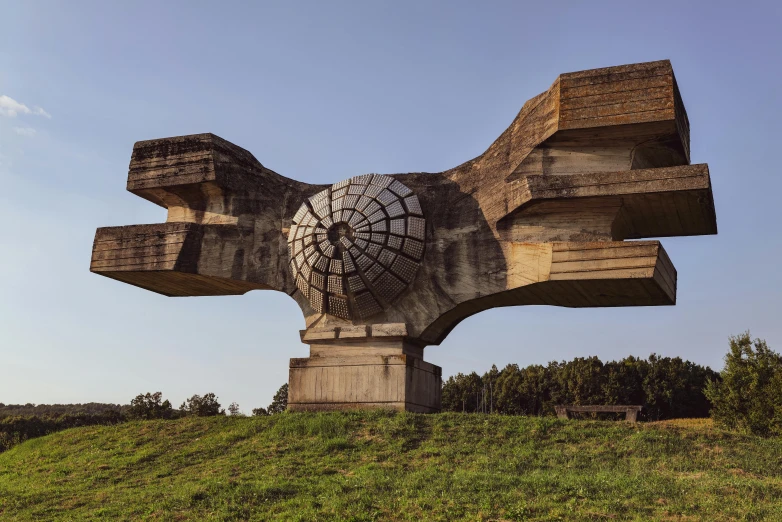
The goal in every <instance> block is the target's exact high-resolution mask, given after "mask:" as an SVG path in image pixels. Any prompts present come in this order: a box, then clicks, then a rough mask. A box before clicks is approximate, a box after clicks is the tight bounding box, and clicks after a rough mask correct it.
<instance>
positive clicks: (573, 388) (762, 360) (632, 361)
mask: <svg viewBox="0 0 782 522" xmlns="http://www.w3.org/2000/svg"><path fill="white" fill-rule="evenodd" d="M287 403H288V384H287V383H286V384H284V385H282V386H281V387H280V389H279V390H277V393H275V395H274V398H273V399H272V402H271V404H269V406H268V407H266V408H255V409H253V410H252V414H253V415H255V416H259V415H274V414H279V413H282V412H284V411H285V409H286V407H287ZM559 404H582V405H585V404H639V405H641V406H643V410H642V412H641V419H642V420H661V419H670V418H693V417H707V416H709V415H711V417H712V418H713V419H714V422H715V424H716V425H717V426H719V427H722V428H724V429H729V430H733V431H738V432H741V433H751V434H756V435H761V436H779V435H782V406H780V405H782V355H780V354H778V353H776V352H774V351H773V350H771V348H769V347H768V345H767V344H766V342H765V341H764V340H762V339H754V340H753V339H752V338H751V336H750V333H749V332H745V333H743V334H741V335H738V336H735V337H731V338H730V347H729V351H728V353H727V355H726V356H725V366H724V368H723V370H722V371H721V372H720V373H717V372H715V371H713V370H712V369H711V368H709V367H707V366H700V365H698V364H695V363H693V362H691V361H685V360H682V359H681V358H680V357H673V358H671V357H660V356H658V355H655V354H652V355H650V356H649V357H648V358H647V359H640V358H637V357H632V356H630V357H626V358H624V359H622V360H620V361H609V362H606V363H603V362H602V361H601V360H600V359H599V358H597V357H579V358H576V359H573V360H572V361H567V362H566V361H562V362H550V363H549V364H547V365H530V366H527V367H524V368H521V367H519V366H518V365H516V364H509V365H507V366H506V367H505V368H503V369H502V370H498V369H497V367H496V366H492V368H491V370H489V371H488V372H486V373H484V374H483V375H478V374H477V373H475V372H472V373H470V374H468V375H465V374H461V373H459V374H457V375H454V376H452V377H450V378H448V379H447V380H446V381H445V383H443V388H442V409H443V411H451V412H465V413H475V412H484V413H498V414H507V415H554V406H555V405H559ZM226 414H228V415H231V416H240V415H242V414H241V409H240V408H239V405H238V404H236V403H235V402H234V403H231V404H230V405H229V406H228V409H227V413H226V410H225V409H223V408H222V406H221V404H220V403H219V402H218V398H217V396H216V395H215V394H214V393H206V394H204V395H193V396H192V397H190V398H189V399H187V400H185V401H184V402H183V403H182V404H181V405H180V406H179V408H174V407H173V405H172V404H171V402H170V401H168V400H164V399H163V394H162V393H160V392H154V393H145V394H139V395H137V396H136V397H134V398H133V399H132V400H131V401H130V404H127V405H119V404H103V403H87V404H49V405H47V404H39V405H34V404H23V405H20V404H3V403H0V451H4V450H6V449H8V448H10V447H11V446H13V445H15V444H18V443H20V442H23V441H25V440H27V439H30V438H33V437H40V436H42V435H47V434H49V433H53V432H55V431H59V430H63V429H67V428H73V427H79V426H90V425H96V424H101V425H107V424H108V425H110V424H118V423H121V422H127V421H131V420H150V419H177V418H181V417H185V416H214V415H226Z"/></svg>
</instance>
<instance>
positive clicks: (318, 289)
mask: <svg viewBox="0 0 782 522" xmlns="http://www.w3.org/2000/svg"><path fill="white" fill-rule="evenodd" d="M389 229H390V233H389ZM425 235H426V221H425V219H424V218H423V213H422V211H421V205H420V203H419V201H418V198H416V196H415V195H413V192H412V191H411V190H410V189H409V188H408V187H406V186H405V185H404V184H403V183H401V182H400V181H398V180H395V179H394V178H392V177H390V176H382V175H378V174H366V175H363V176H355V177H353V178H351V179H348V180H344V181H340V182H339V183H335V184H334V185H332V186H331V187H330V188H328V189H326V190H323V191H321V192H319V193H318V194H315V195H313V196H312V197H310V198H309V199H308V200H306V201H305V202H304V203H303V204H302V206H301V207H300V208H299V209H298V210H297V212H296V214H295V216H294V219H293V223H292V224H291V227H290V229H289V232H288V253H289V256H290V259H291V263H290V267H291V271H292V272H293V274H294V281H295V283H296V287H297V288H298V289H299V291H301V293H302V295H304V297H306V298H307V299H308V300H309V302H310V304H311V305H312V308H313V309H314V310H315V311H316V312H318V313H329V314H332V315H335V316H337V317H342V318H345V319H354V318H362V319H363V318H367V317H371V316H372V315H375V314H377V313H379V312H380V311H382V309H383V307H384V306H387V305H389V304H390V303H391V302H392V301H393V300H394V299H395V298H396V297H397V296H399V294H400V293H402V292H403V291H404V289H405V287H406V286H407V285H408V284H410V283H412V282H413V280H414V279H415V275H416V273H417V271H418V267H419V266H420V262H421V260H422V257H423V250H424V243H423V240H424V238H425ZM370 241H371V242H370Z"/></svg>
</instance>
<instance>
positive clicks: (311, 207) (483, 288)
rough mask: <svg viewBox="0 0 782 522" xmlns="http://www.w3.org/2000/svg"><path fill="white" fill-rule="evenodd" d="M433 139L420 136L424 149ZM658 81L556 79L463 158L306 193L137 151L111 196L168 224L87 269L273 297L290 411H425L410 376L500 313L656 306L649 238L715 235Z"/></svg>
mask: <svg viewBox="0 0 782 522" xmlns="http://www.w3.org/2000/svg"><path fill="white" fill-rule="evenodd" d="M433 139H435V138H433ZM689 141H690V140H689V123H688V120H687V114H686V112H685V110H684V105H683V104H682V100H681V96H680V95H679V90H678V88H677V86H676V80H675V79H674V76H673V70H672V69H671V64H670V62H668V61H660V62H651V63H643V64H635V65H627V66H621V67H610V68H605V69H594V70H590V71H582V72H577V73H570V74H563V75H561V76H560V77H559V78H558V79H557V80H556V81H555V82H554V84H553V85H552V86H551V87H550V88H549V89H548V90H547V91H546V92H544V93H542V94H540V95H538V96H536V97H535V98H533V99H531V100H529V101H528V102H527V103H526V104H524V107H523V108H522V109H521V112H519V114H518V115H517V116H516V118H515V119H514V120H513V122H512V123H511V125H510V127H508V129H507V130H506V131H505V132H503V133H502V135H501V136H500V137H499V138H498V139H497V140H496V141H495V142H494V143H493V144H492V145H491V146H490V147H489V149H488V150H487V151H486V152H485V153H483V154H482V155H481V156H479V157H477V158H475V159H473V160H470V161H468V162H466V163H464V164H462V165H459V166H458V167H455V168H453V169H450V170H447V171H445V172H441V173H435V174H431V173H412V174H394V175H378V174H364V175H360V176H355V177H349V178H347V179H345V180H343V181H340V182H338V183H336V184H334V185H330V186H329V185H309V184H306V183H301V182H298V181H294V180H291V179H288V178H285V177H283V176H280V175H279V174H277V173H275V172H273V171H271V170H269V169H267V168H266V167H264V166H263V165H261V163H259V162H258V161H257V160H256V159H255V158H254V157H253V156H252V154H250V153H249V152H247V151H245V150H244V149H241V148H239V147H237V146H236V145H233V144H231V143H229V142H227V141H225V140H223V139H221V138H218V137H217V136H214V135H212V134H199V135H194V136H183V137H176V138H166V139H161V140H152V141H142V142H138V143H136V144H135V146H134V148H133V156H132V158H131V162H130V172H129V174H128V184H127V189H128V190H129V191H130V192H133V193H134V194H136V195H138V196H141V197H143V198H145V199H148V200H149V201H152V202H153V203H156V204H158V205H161V206H163V207H166V208H167V209H168V219H167V221H166V223H162V224H156V225H135V226H126V227H109V228H101V229H98V231H97V234H96V236H95V244H94V246H93V254H92V264H91V270H92V271H93V272H96V273H98V274H101V275H105V276H107V277H111V278H113V279H118V280H120V281H124V282H126V283H129V284H132V285H136V286H140V287H142V288H146V289H148V290H152V291H154V292H158V293H161V294H164V295H168V296H195V295H233V294H244V293H245V292H247V291H249V290H279V291H281V292H285V293H287V294H289V295H290V296H291V297H293V298H294V299H295V300H296V301H297V303H298V304H299V306H300V307H301V309H302V312H303V313H304V317H305V323H306V329H305V330H303V331H302V332H301V338H302V341H303V342H304V343H306V344H308V345H310V357H309V358H306V359H292V360H291V364H290V388H289V390H290V395H289V398H288V405H289V408H290V409H292V410H322V409H343V408H354V407H375V406H382V407H391V408H396V409H406V410H411V411H420V412H433V411H438V410H439V409H440V386H441V372H440V368H438V367H437V366H434V365H432V364H429V363H426V362H424V361H423V349H424V347H425V346H428V345H436V344H439V343H440V342H442V340H443V339H444V338H445V337H446V336H447V335H448V333H449V332H450V331H451V330H452V329H453V328H454V327H455V326H456V325H457V324H458V323H459V322H460V321H461V320H463V319H465V318H466V317H469V316H471V315H473V314H476V313H478V312H480V311H482V310H487V309H489V308H494V307H498V306H516V305H529V304H537V305H555V306H568V307H592V306H649V305H672V304H674V303H675V301H676V270H675V269H674V267H673V265H672V264H671V261H670V260H669V259H668V256H667V255H666V253H665V251H664V250H663V248H662V246H661V245H660V243H659V242H658V241H626V240H630V239H641V238H648V237H663V236H688V235H700V234H716V232H717V225H716V216H715V212H714V203H713V198H712V193H711V184H710V180H709V171H708V168H707V166H706V165H690V164H689V163H690V151H689Z"/></svg>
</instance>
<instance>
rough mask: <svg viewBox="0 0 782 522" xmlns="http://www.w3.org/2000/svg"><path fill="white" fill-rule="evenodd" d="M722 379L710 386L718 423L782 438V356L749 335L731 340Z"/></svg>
mask: <svg viewBox="0 0 782 522" xmlns="http://www.w3.org/2000/svg"><path fill="white" fill-rule="evenodd" d="M720 377H721V379H713V380H711V381H710V382H709V383H708V385H707V386H706V397H707V398H708V399H709V400H710V401H711V403H712V410H711V416H712V418H713V419H714V421H715V422H716V423H717V424H718V425H720V426H722V427H724V428H728V429H732V430H737V431H740V432H744V433H754V434H757V435H764V436H767V435H782V356H780V354H778V353H776V352H774V351H773V350H771V349H770V348H769V347H768V345H767V344H766V341H764V340H762V339H755V340H752V339H751V337H750V333H749V332H746V333H743V334H741V335H738V336H736V337H731V338H730V350H729V351H728V353H727V355H725V368H724V369H723V370H722V372H721V374H720Z"/></svg>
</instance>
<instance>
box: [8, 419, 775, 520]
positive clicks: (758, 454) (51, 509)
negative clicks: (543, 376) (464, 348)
mask: <svg viewBox="0 0 782 522" xmlns="http://www.w3.org/2000/svg"><path fill="white" fill-rule="evenodd" d="M58 519H59V520H96V519H106V520H415V521H426V520H710V521H712V520H713V521H717V520H782V439H779V438H776V439H761V438H756V437H750V436H744V435H736V434H731V433H727V432H723V431H720V430H717V429H715V428H713V427H712V426H711V423H710V422H709V421H706V420H700V421H672V422H667V423H650V424H639V425H637V426H631V425H628V424H625V423H623V422H605V421H603V422H601V421H560V420H557V419H553V418H527V417H505V416H495V415H459V414H443V415H428V416H425V415H413V414H393V413H387V412H354V413H333V414H284V415H276V416H273V417H261V418H230V417H228V418H226V417H219V418H188V419H181V420H176V421H149V422H134V423H128V424H122V425H117V426H101V427H97V426H96V427H87V428H77V429H71V430H67V431H64V432H60V433H56V434H53V435H50V436H47V437H42V438H39V439H34V440H30V441H28V442H26V443H24V444H21V445H19V446H17V447H15V448H13V449H11V450H9V451H7V452H5V453H2V454H0V520H4V521H5V520H58Z"/></svg>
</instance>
